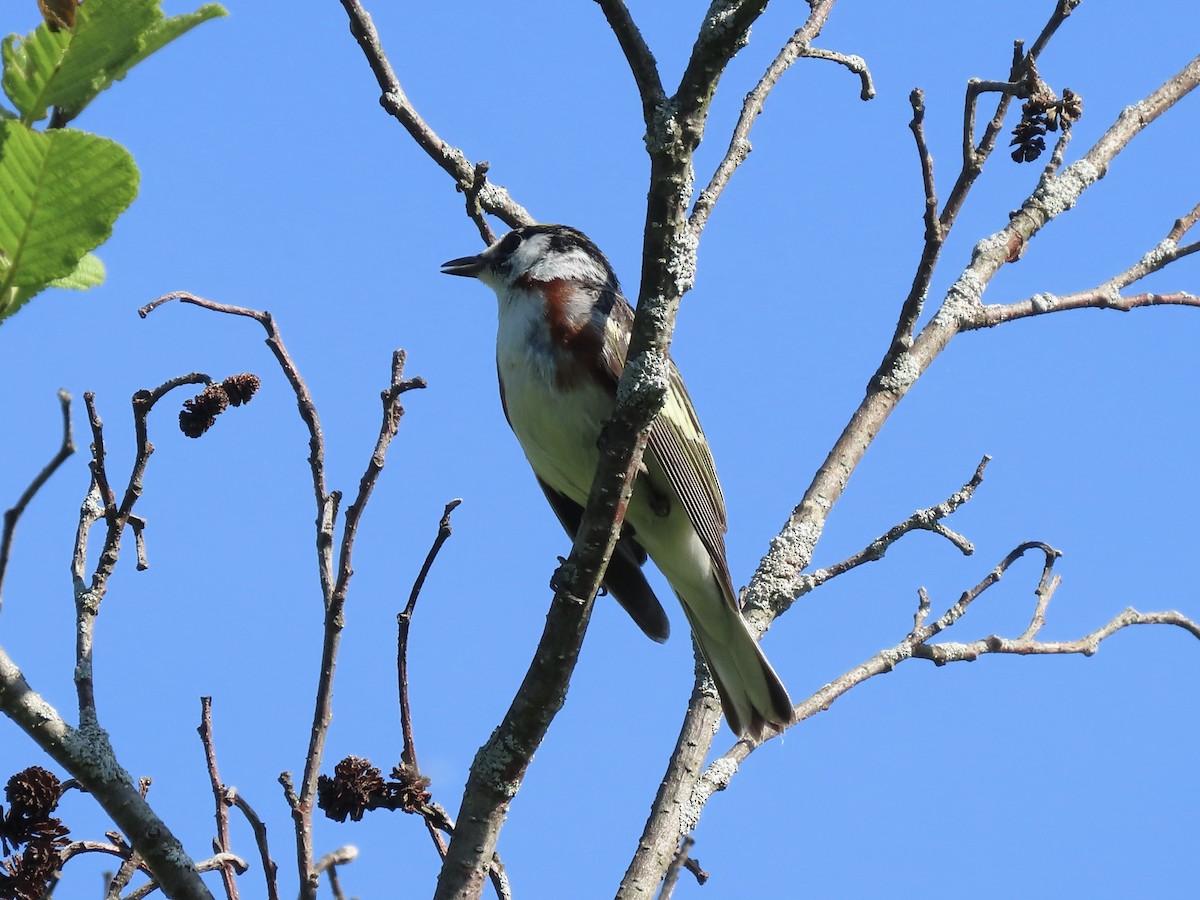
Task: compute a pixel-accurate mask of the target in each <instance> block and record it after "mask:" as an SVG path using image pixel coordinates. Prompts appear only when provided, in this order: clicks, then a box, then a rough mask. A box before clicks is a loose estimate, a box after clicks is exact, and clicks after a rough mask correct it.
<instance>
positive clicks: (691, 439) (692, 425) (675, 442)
mask: <svg viewBox="0 0 1200 900" xmlns="http://www.w3.org/2000/svg"><path fill="white" fill-rule="evenodd" d="M667 364H668V367H669V371H668V374H667V401H666V405H665V406H663V410H662V412H661V413H659V414H658V418H657V419H655V420H654V424H653V425H652V426H651V427H650V440H649V442H648V444H647V449H648V450H649V452H652V453H653V454H654V455H655V456H656V457H657V458H658V462H659V465H660V466H662V469H663V472H664V473H665V474H666V476H667V480H668V481H669V482H670V484H671V487H672V488H673V489H674V492H675V494H676V495H678V497H679V499H680V501H682V503H683V508H684V509H685V510H686V511H687V514H688V518H689V519H690V520H691V522H692V525H693V527H695V529H696V533H697V534H699V535H700V539H701V540H702V541H703V542H704V546H705V548H706V549H707V550H708V555H709V556H710V557H711V558H712V561H713V565H714V566H715V567H716V569H717V571H719V572H720V573H721V575H722V576H723V578H724V581H725V582H726V584H727V585H728V586H729V591H730V593H729V596H728V599H729V600H730V601H731V602H732V601H734V597H733V593H732V591H733V586H732V578H731V577H730V574H729V563H728V562H727V561H726V559H725V531H726V529H727V527H728V526H727V525H726V519H725V497H724V495H723V494H722V493H721V484H720V482H719V481H717V467H716V463H714V462H713V457H712V450H710V449H709V446H708V441H707V440H706V439H705V437H704V430H703V429H702V428H701V427H700V420H699V419H698V418H697V417H696V410H695V408H694V407H693V406H692V400H691V398H690V397H689V396H688V392H687V388H686V387H685V386H684V384H683V377H682V376H681V375H680V374H679V369H677V368H676V367H675V363H674V361H673V360H671V359H670V358H668V359H667ZM736 606H737V604H736V602H734V607H735V608H736Z"/></svg>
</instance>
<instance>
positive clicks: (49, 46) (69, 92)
mask: <svg viewBox="0 0 1200 900" xmlns="http://www.w3.org/2000/svg"><path fill="white" fill-rule="evenodd" d="M160 2H161V0H88V2H87V3H85V4H83V5H81V6H80V7H79V9H78V12H77V13H76V16H75V27H74V29H73V30H71V31H68V30H66V29H63V30H60V31H57V32H55V31H51V30H50V28H49V26H48V25H46V24H45V23H43V24H42V25H39V26H38V27H37V28H36V29H35V30H34V31H33V32H32V33H31V34H30V35H29V36H28V37H26V38H25V40H23V41H22V40H21V39H20V38H18V37H17V36H16V35H10V36H9V37H8V38H6V39H5V40H4V43H3V46H2V48H0V51H2V56H3V62H4V76H3V84H4V91H5V93H7V94H8V96H9V98H10V99H12V101H13V103H14V104H15V105H16V107H17V109H18V110H20V112H21V119H22V121H23V122H25V124H27V125H28V124H31V123H32V122H36V121H38V120H40V119H43V118H45V117H46V111H47V110H48V109H49V108H50V107H52V106H54V107H59V108H61V109H62V110H63V113H64V115H63V119H64V120H65V121H69V120H70V119H73V118H74V117H75V116H77V115H79V113H80V112H82V111H83V109H84V107H86V106H87V105H88V104H89V103H91V102H92V100H94V99H95V97H96V95H97V94H99V93H100V92H101V91H103V90H104V89H105V88H107V87H108V86H109V85H111V84H112V83H113V82H114V81H116V80H118V79H120V78H124V77H125V75H126V74H127V73H128V72H129V70H130V69H131V68H132V67H133V66H135V65H136V64H137V63H139V62H141V61H142V60H143V59H145V58H146V57H147V56H149V55H150V54H151V53H154V52H155V51H156V50H159V49H161V48H162V47H164V46H165V45H166V44H168V43H170V42H171V41H173V40H174V39H175V38H177V37H179V36H180V35H182V34H185V33H186V32H188V31H190V30H191V29H193V28H195V27H196V26H197V25H199V24H200V23H201V22H206V21H208V20H209V19H213V18H216V17H218V16H223V15H226V12H225V10H224V8H222V7H221V6H220V5H219V4H216V3H206V4H205V5H204V6H202V7H200V9H198V10H197V11H196V12H194V13H186V14H184V15H179V16H173V17H171V18H169V19H164V18H163V14H162V10H161V9H160V8H159V4H160Z"/></svg>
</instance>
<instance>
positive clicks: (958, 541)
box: [799, 455, 992, 596]
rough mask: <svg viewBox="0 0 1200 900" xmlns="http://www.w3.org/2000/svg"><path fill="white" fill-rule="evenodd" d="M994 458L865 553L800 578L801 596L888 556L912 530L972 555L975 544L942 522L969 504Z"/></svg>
mask: <svg viewBox="0 0 1200 900" xmlns="http://www.w3.org/2000/svg"><path fill="white" fill-rule="evenodd" d="M991 459H992V458H991V457H990V456H987V455H984V457H983V459H981V460H980V461H979V465H978V466H977V467H976V469H975V474H974V475H972V476H971V479H970V480H969V481H968V482H967V483H966V484H964V485H963V486H962V487H961V488H959V489H958V490H957V491H955V492H954V493H953V494H951V495H950V496H949V497H947V498H946V499H945V500H943V501H942V502H941V503H939V504H937V505H936V506H929V507H926V508H925V509H918V510H917V511H916V512H914V513H913V514H912V515H911V516H909V517H908V518H907V519H905V520H904V521H903V522H900V523H899V524H897V525H893V526H892V527H891V528H890V529H888V531H887V532H885V533H884V534H881V535H880V536H879V537H877V538H876V539H875V540H873V541H872V542H871V543H870V544H868V545H867V546H866V547H864V548H863V549H862V550H860V551H858V552H857V553H855V554H854V555H853V556H850V557H847V558H846V559H844V560H842V561H841V562H839V563H835V564H834V565H832V566H825V567H823V568H820V569H815V570H813V571H812V572H810V573H808V574H806V575H801V576H800V594H799V596H803V595H804V594H807V593H809V592H810V591H812V590H813V589H814V588H817V587H820V586H821V585H822V584H824V583H825V582H827V581H829V580H831V579H833V578H836V577H837V576H838V575H842V574H844V573H846V572H849V571H850V570H851V569H855V568H857V567H858V566H861V565H863V564H864V563H869V562H874V561H875V560H879V559H883V556H884V554H885V553H887V551H888V549H889V548H890V547H891V546H892V544H894V543H896V541H898V540H900V538H902V537H904V535H906V534H908V533H909V532H910V531H917V530H923V531H932V532H933V533H934V534H939V535H941V536H942V537H944V538H945V539H946V540H948V541H949V542H950V543H952V544H953V545H954V546H955V547H957V548H958V549H959V550H960V551H961V552H962V554H963V555H964V556H970V555H971V554H972V553H974V552H975V545H974V544H972V543H971V542H970V541H969V540H967V539H966V538H965V537H963V536H962V535H961V534H959V533H958V532H956V531H951V530H950V529H949V528H947V527H946V526H945V525H943V524H942V522H941V520H942V519H944V518H946V517H947V516H949V515H952V514H953V513H954V512H955V511H956V510H957V509H958V508H959V507H960V506H962V505H963V504H964V503H966V502H967V501H969V500H970V499H971V498H972V497H973V496H974V495H975V489H976V488H977V487H979V485H980V484H981V483H982V482H983V470H984V469H985V468H987V464H988V463H989V462H990V461H991Z"/></svg>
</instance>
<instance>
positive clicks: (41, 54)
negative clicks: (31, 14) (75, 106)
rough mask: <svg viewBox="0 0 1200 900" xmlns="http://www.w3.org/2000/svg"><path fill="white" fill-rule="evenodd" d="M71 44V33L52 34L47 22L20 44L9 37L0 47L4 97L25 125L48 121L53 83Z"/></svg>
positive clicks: (14, 36)
mask: <svg viewBox="0 0 1200 900" xmlns="http://www.w3.org/2000/svg"><path fill="white" fill-rule="evenodd" d="M70 43H71V32H69V31H51V30H50V26H48V25H46V24H45V23H44V22H43V23H42V24H41V25H39V26H38V27H37V28H35V29H34V30H33V31H32V32H31V33H30V35H29V36H28V37H27V38H25V39H24V40H21V38H19V37H18V36H17V35H15V34H10V35H9V36H8V37H6V38H5V39H4V42H3V43H2V44H0V59H3V62H4V76H3V84H4V93H5V94H7V95H8V99H9V100H11V101H12V102H13V106H15V107H16V108H17V111H18V112H19V113H20V114H21V120H22V121H24V122H25V123H26V124H29V123H32V122H37V121H40V120H42V119H44V118H46V111H47V110H48V109H49V108H50V101H49V99H48V98H47V97H48V92H49V90H50V83H51V82H52V81H53V80H54V76H55V73H57V72H58V68H59V66H60V65H61V63H62V59H63V55H64V54H65V53H66V52H67V47H68V45H69V44H70Z"/></svg>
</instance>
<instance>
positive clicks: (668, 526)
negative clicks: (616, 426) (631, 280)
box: [442, 225, 792, 739]
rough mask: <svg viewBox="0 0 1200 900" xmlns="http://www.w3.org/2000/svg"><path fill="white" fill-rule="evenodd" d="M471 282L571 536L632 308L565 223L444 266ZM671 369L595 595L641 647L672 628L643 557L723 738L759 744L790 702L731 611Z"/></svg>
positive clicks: (698, 447)
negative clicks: (618, 609) (731, 735)
mask: <svg viewBox="0 0 1200 900" xmlns="http://www.w3.org/2000/svg"><path fill="white" fill-rule="evenodd" d="M442 271H443V272H445V273H446V274H447V275H464V276H468V277H473V278H478V279H479V280H480V281H482V282H483V283H484V284H486V285H488V286H489V287H490V288H492V289H493V290H494V291H495V292H496V296H497V298H498V300H499V302H500V320H499V328H498V331H497V334H496V368H497V370H498V373H499V376H500V401H501V403H502V404H503V406H504V415H505V417H506V418H507V419H508V424H509V426H510V427H511V428H512V430H513V432H514V433H515V434H516V436H517V440H518V441H520V443H521V448H522V449H523V450H524V451H525V456H526V457H527V458H528V460H529V464H530V465H531V466H533V471H534V474H535V475H536V476H537V480H538V483H539V484H540V485H541V487H542V490H543V491H544V492H545V494H546V498H547V499H548V500H549V501H550V505H551V506H552V507H553V508H554V512H555V513H556V514H557V515H558V518H559V521H560V522H562V525H563V527H564V528H565V529H566V530H567V533H568V534H570V535H571V537H572V538H573V537H574V536H575V532H576V531H577V530H578V528H579V524H580V521H581V519H582V516H583V507H584V505H585V504H586V502H587V496H588V492H589V490H590V489H591V485H592V479H593V477H594V476H595V473H596V466H597V462H598V460H599V451H598V449H597V440H598V438H599V436H600V430H601V428H602V426H603V425H604V423H605V422H607V421H608V420H609V419H610V418H611V417H612V413H613V408H614V405H615V403H616V389H617V380H618V379H619V378H620V376H621V371H622V369H623V368H624V367H625V356H626V352H627V350H628V348H629V335H630V329H631V327H632V324H633V310H632V309H631V308H630V306H629V304H628V303H627V302H626V301H625V298H624V297H623V296H621V288H620V285H619V284H618V283H617V277H616V275H615V274H614V272H613V270H612V266H610V265H609V263H608V260H607V259H606V258H605V256H604V254H603V253H601V252H600V250H599V248H597V247H596V245H595V244H594V243H592V242H591V241H590V240H589V239H588V238H587V237H586V236H585V235H584V234H582V233H581V232H579V231H576V230H575V229H574V228H568V227H566V226H564V225H530V226H526V227H524V228H518V229H516V230H514V231H510V232H509V233H508V234H506V235H505V236H504V237H502V238H501V239H500V240H498V241H496V242H495V243H494V244H492V245H491V246H490V247H488V248H487V249H486V250H484V251H483V252H482V253H480V254H479V255H477V256H464V257H462V258H460V259H452V260H450V261H449V262H447V263H443V264H442ZM668 363H669V376H668V382H669V388H668V393H667V399H666V405H665V407H664V408H663V410H662V412H661V413H660V414H659V416H658V418H657V419H656V420H655V422H654V425H653V426H652V428H651V430H650V437H649V441H648V442H647V445H646V451H645V455H644V458H643V469H642V471H641V472H639V474H638V476H637V479H636V481H635V483H634V489H633V496H632V498H631V499H630V501H629V505H628V508H627V511H626V514H625V523H624V526H623V527H622V531H621V535H620V538H619V540H618V541H617V546H616V550H615V551H614V553H613V556H612V559H611V561H610V562H609V566H608V572H607V574H606V575H605V582H604V586H605V587H606V588H607V589H608V591H609V593H610V594H612V596H613V597H615V598H616V599H617V601H618V602H619V603H620V604H621V605H622V606H623V607H624V608H625V610H626V611H627V612H628V613H629V614H630V615H631V616H632V617H633V620H634V621H635V622H636V623H637V624H638V626H639V627H640V628H641V629H642V631H644V632H645V633H646V634H647V635H648V636H649V637H651V638H653V639H654V640H656V641H665V640H666V639H667V635H668V633H669V631H670V625H669V623H668V620H667V616H666V613H665V612H664V611H663V608H662V605H661V604H660V603H659V602H658V598H657V597H655V595H654V591H653V590H652V589H651V588H650V585H649V584H648V583H647V582H646V577H645V575H644V573H643V572H642V569H641V567H642V565H643V564H644V563H645V561H646V555H647V553H648V554H649V555H650V558H651V559H653V560H654V563H655V565H657V566H658V568H659V569H660V570H661V571H662V573H663V575H665V576H666V579H667V581H668V582H669V583H670V585H671V588H672V589H673V590H674V591H675V593H676V595H677V596H678V597H679V600H680V602H681V603H682V604H683V610H684V612H685V613H686V614H687V619H688V622H689V623H690V624H691V628H692V634H693V635H695V638H696V642H697V643H698V644H699V646H700V649H701V651H702V652H703V654H704V658H705V660H706V661H707V662H708V668H709V671H710V672H711V673H712V676H713V681H714V682H715V683H716V686H717V693H718V694H719V695H720V698H721V706H722V708H723V709H724V711H725V718H726V719H727V720H728V721H729V725H730V727H731V728H732V729H733V731H734V732H735V733H736V734H738V735H749V736H751V737H753V738H755V739H758V738H760V737H761V736H762V733H763V729H764V728H765V727H766V726H767V725H768V724H770V725H776V726H782V725H785V724H787V723H788V722H790V721H791V718H792V704H791V700H789V699H788V694H787V691H786V690H785V689H784V687H783V683H782V682H781V681H780V680H779V676H778V675H776V674H775V671H774V670H773V669H772V668H771V664H770V663H769V662H767V659H766V657H765V656H764V655H763V653H762V650H761V649H759V646H758V644H757V643H756V642H755V640H754V638H753V636H752V635H751V634H750V630H749V629H748V628H747V626H746V623H745V621H744V620H743V619H742V614H741V612H740V610H739V607H738V601H737V595H736V594H735V593H734V590H733V582H732V580H731V578H730V574H729V563H728V562H727V560H726V558H725V530H726V525H725V499H724V497H723V496H722V494H721V486H720V485H719V484H718V483H717V473H716V469H715V467H714V465H713V458H712V452H711V451H710V450H709V447H708V441H707V440H705V437H704V433H703V432H702V431H701V430H700V422H699V420H698V419H697V418H696V412H695V410H694V409H693V408H692V402H691V400H690V398H689V397H688V393H687V389H686V388H685V387H684V386H683V379H682V378H681V377H680V375H679V371H678V370H677V369H676V368H675V364H674V363H673V362H670V361H669V360H668Z"/></svg>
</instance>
